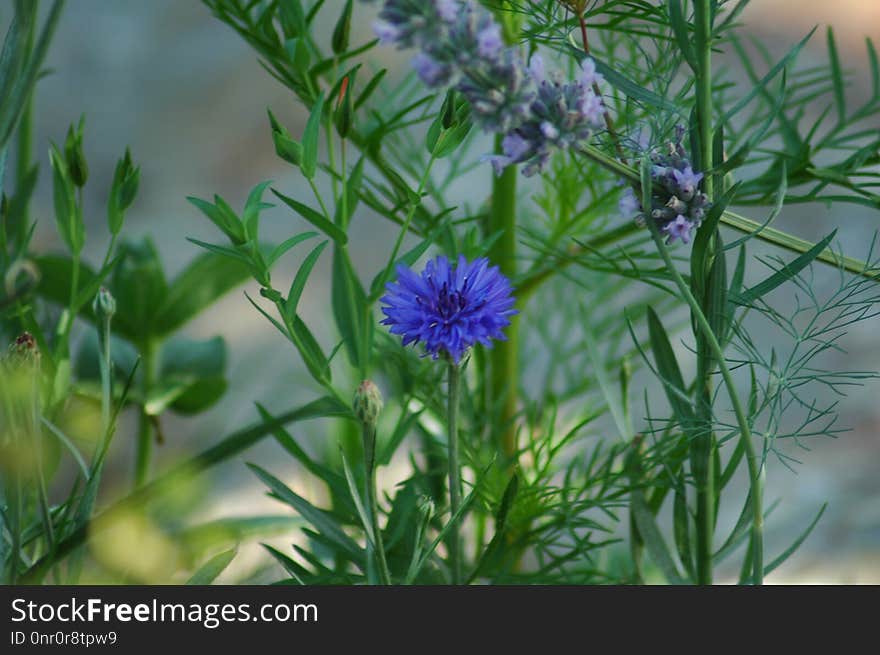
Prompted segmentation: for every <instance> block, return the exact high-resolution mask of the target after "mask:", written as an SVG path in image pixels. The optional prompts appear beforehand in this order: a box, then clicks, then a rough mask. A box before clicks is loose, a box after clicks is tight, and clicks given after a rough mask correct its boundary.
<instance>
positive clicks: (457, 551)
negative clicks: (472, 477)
mask: <svg viewBox="0 0 880 655" xmlns="http://www.w3.org/2000/svg"><path fill="white" fill-rule="evenodd" d="M448 365H449V378H448V379H449V383H448V389H447V393H448V399H447V430H448V432H449V437H448V439H449V515H450V517H452V520H453V522H452V525H451V526H450V528H449V563H450V567H451V568H452V584H459V583H460V582H461V538H460V536H459V531H458V523H457V522H456V519H455V516H456V514H458V508H459V506H460V505H461V463H460V461H459V456H458V401H459V395H460V393H459V383H460V377H461V371H460V370H459V367H458V364H456V363H455V362H454V361H452V360H451V359H450V360H449V364H448Z"/></svg>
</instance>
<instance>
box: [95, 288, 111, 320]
mask: <svg viewBox="0 0 880 655" xmlns="http://www.w3.org/2000/svg"><path fill="white" fill-rule="evenodd" d="M92 311H93V312H95V316H97V317H98V320H101V321H109V320H110V319H111V318H113V315H114V314H115V313H116V299H115V298H114V297H113V294H111V293H110V291H108V290H107V289H105V288H104V287H101V288H100V290H99V291H98V293H97V294H96V295H95V300H94V301H93V302H92Z"/></svg>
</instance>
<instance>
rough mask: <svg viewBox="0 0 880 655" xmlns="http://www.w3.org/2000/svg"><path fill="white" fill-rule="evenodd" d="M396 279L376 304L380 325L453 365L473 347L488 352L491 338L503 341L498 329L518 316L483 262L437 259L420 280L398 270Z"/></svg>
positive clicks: (503, 285)
mask: <svg viewBox="0 0 880 655" xmlns="http://www.w3.org/2000/svg"><path fill="white" fill-rule="evenodd" d="M397 276H398V278H397V282H393V283H390V284H388V285H387V287H386V289H387V293H386V294H385V295H384V296H383V297H382V299H381V302H382V304H383V307H382V312H383V313H384V314H385V316H386V318H385V320H383V321H382V324H383V325H389V326H391V327H390V332H391V334H396V335H399V336H400V337H402V340H403V345H404V346H407V345H409V344H415V343H419V342H422V343H423V344H424V348H425V354H426V355H431V356H432V357H433V358H434V359H437V358H438V357H441V356H448V357H450V358H451V359H452V360H453V361H454V362H455V363H456V364H457V363H458V362H459V361H461V358H462V357H463V356H464V355H465V353H467V351H468V350H469V349H470V348H471V346H473V345H474V344H476V343H481V344H483V345H484V346H487V347H491V345H492V340H493V339H499V340H503V339H505V338H506V337H505V336H504V332H503V330H504V328H506V327H507V326H508V325H510V318H509V317H510V316H512V315H514V314H516V313H517V312H516V310H515V309H513V304H514V302H515V300H514V298H513V296H512V295H511V291H512V290H511V287H510V282H509V281H508V280H507V278H506V277H504V275H502V274H501V273H500V271H499V270H498V267H497V266H490V265H489V260H487V259H485V258H480V259H477V260H475V261H473V262H468V261H467V260H466V259H465V258H464V257H463V256H460V257H459V258H458V262H457V264H456V265H452V264H450V262H449V260H448V259H447V258H446V257H444V256H442V255H441V256H439V257H436V258H435V259H433V260H431V261H429V262H428V263H427V265H426V266H425V269H424V271H422V273H421V274H420V275H419V274H416V273H414V272H413V271H412V270H411V269H409V268H407V267H406V266H403V265H399V266H398V267H397Z"/></svg>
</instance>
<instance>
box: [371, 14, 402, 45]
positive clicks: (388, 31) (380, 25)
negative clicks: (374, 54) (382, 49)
mask: <svg viewBox="0 0 880 655" xmlns="http://www.w3.org/2000/svg"><path fill="white" fill-rule="evenodd" d="M373 33H374V34H375V35H376V36H377V37H379V42H380V43H382V44H383V45H393V44H394V43H396V42H397V40H398V39H399V38H400V30H399V29H398V28H397V27H395V26H394V25H392V24H391V23H389V22H388V21H384V20H377V21H374V22H373Z"/></svg>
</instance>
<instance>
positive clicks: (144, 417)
mask: <svg viewBox="0 0 880 655" xmlns="http://www.w3.org/2000/svg"><path fill="white" fill-rule="evenodd" d="M157 356H158V354H157V349H156V344H155V343H153V342H152V341H148V342H147V343H146V344H144V351H143V358H144V377H143V384H142V390H143V395H144V405H143V407H141V415H140V419H139V421H138V440H137V450H136V452H135V464H134V484H133V487H134V489H138V488H139V487H141V486H143V485H144V484H145V483H146V482H147V480H148V479H149V477H150V462H151V460H152V456H153V423H152V418H151V417H150V415H149V414H148V413H147V406H146V403H147V395H148V394H149V392H150V388H151V387H152V386H153V380H154V378H155V375H156V367H157V365H158V359H157Z"/></svg>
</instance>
